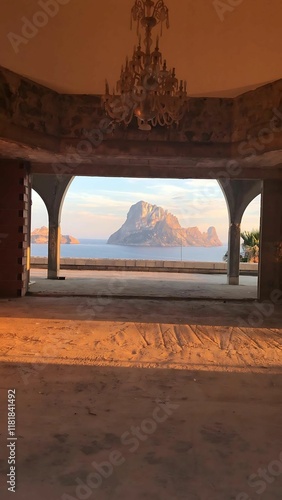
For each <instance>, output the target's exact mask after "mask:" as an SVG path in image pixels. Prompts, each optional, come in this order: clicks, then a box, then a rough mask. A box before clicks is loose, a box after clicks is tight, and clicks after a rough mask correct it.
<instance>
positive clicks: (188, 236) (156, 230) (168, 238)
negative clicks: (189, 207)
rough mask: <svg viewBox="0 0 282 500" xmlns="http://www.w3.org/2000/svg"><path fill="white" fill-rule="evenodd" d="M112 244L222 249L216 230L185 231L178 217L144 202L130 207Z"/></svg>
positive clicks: (112, 236)
mask: <svg viewBox="0 0 282 500" xmlns="http://www.w3.org/2000/svg"><path fill="white" fill-rule="evenodd" d="M108 244H109V245H124V246H146V247H148V246H158V247H180V246H185V247H218V246H222V243H221V241H220V240H219V238H218V236H217V233H216V229H215V228H214V227H210V228H209V229H208V230H207V232H206V233H201V231H200V230H199V229H198V228H197V227H188V228H183V227H181V226H180V224H179V221H178V219H177V217H175V216H174V215H172V214H170V213H169V212H168V211H167V210H164V209H163V208H161V207H157V206H156V205H151V204H150V203H146V202H145V201H139V202H138V203H136V204H135V205H132V207H131V208H130V210H129V212H128V215H127V219H126V221H125V223H124V224H123V226H122V227H121V228H120V229H119V230H118V231H117V232H116V233H114V234H112V235H111V236H110V238H109V240H108Z"/></svg>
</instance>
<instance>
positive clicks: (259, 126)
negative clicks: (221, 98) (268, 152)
mask: <svg viewBox="0 0 282 500" xmlns="http://www.w3.org/2000/svg"><path fill="white" fill-rule="evenodd" d="M274 108H276V109H277V110H280V113H281V119H280V120H279V118H277V120H276V121H277V126H280V128H281V129H282V80H278V81H276V82H274V83H270V84H268V85H264V86H263V87H260V88H258V89H256V90H254V91H251V92H247V93H246V94H243V95H241V96H239V97H237V98H235V99H234V113H233V133H232V142H239V141H242V140H246V138H248V136H250V137H252V138H259V134H260V132H261V131H263V129H267V128H268V129H270V125H271V120H272V119H273V117H274V116H275V115H274V112H273V109H274Z"/></svg>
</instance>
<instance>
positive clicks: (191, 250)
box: [31, 239, 227, 262]
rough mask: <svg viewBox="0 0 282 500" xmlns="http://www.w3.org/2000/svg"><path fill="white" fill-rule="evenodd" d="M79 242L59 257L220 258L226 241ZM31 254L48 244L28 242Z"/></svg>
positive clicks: (64, 248) (44, 254)
mask: <svg viewBox="0 0 282 500" xmlns="http://www.w3.org/2000/svg"><path fill="white" fill-rule="evenodd" d="M80 243H81V244H80V245H61V257H65V258H66V257H71V258H78V259H79V258H82V259H145V260H176V261H177V260H179V261H181V260H185V261H198V262H222V258H223V255H224V254H225V252H226V251H227V245H223V246H222V247H211V248H205V247H183V248H181V247H173V248H171V247H165V248H164V247H126V246H119V245H107V241H106V240H86V239H81V240H80ZM31 255H32V257H47V255H48V246H47V245H31Z"/></svg>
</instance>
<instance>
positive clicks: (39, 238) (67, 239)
mask: <svg viewBox="0 0 282 500" xmlns="http://www.w3.org/2000/svg"><path fill="white" fill-rule="evenodd" d="M31 243H33V244H37V245H38V244H41V245H46V243H48V228H47V227H45V226H43V227H40V228H39V229H35V230H34V231H33V232H32V233H31ZM61 244H62V245H79V241H78V240H77V239H76V238H74V237H73V236H70V235H68V234H67V235H62V236H61Z"/></svg>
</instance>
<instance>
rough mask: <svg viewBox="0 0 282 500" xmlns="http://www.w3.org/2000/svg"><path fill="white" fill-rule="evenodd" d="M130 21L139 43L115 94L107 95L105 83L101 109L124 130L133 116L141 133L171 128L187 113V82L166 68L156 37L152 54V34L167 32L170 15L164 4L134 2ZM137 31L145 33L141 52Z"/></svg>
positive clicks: (125, 67)
mask: <svg viewBox="0 0 282 500" xmlns="http://www.w3.org/2000/svg"><path fill="white" fill-rule="evenodd" d="M132 21H135V22H137V34H138V35H139V43H138V46H137V47H134V51H133V57H132V59H131V60H129V59H128V58H127V59H126V63H125V66H122V69H121V75H120V80H119V81H118V82H117V85H116V93H115V91H114V92H113V94H110V90H109V84H108V82H107V81H106V93H105V95H104V96H103V98H102V101H103V106H104V108H105V110H106V112H107V114H108V116H109V117H110V118H111V119H112V121H113V122H114V123H124V124H125V125H126V126H127V125H129V123H130V122H131V121H132V119H133V118H134V116H135V117H136V118H137V120H138V125H139V129H140V130H151V128H152V126H153V127H155V126H156V125H157V124H159V125H161V126H165V125H166V126H170V125H172V124H175V123H176V124H178V123H179V122H180V120H181V119H182V118H183V117H184V115H185V113H186V111H187V109H188V95H187V83H186V81H185V82H183V80H181V81H180V82H179V81H178V79H177V78H176V74H175V68H173V69H172V70H170V69H168V68H167V63H166V61H165V60H163V57H162V54H161V52H160V49H159V37H157V39H156V47H155V49H154V50H152V44H153V39H152V31H153V29H154V28H155V27H156V26H157V25H158V24H160V25H161V34H162V27H163V24H164V23H165V25H166V27H167V28H169V14H168V8H167V7H166V5H165V3H164V1H163V0H157V1H152V0H135V5H134V6H133V8H132V11H131V24H132ZM140 29H142V30H144V31H145V39H144V48H142V41H141V40H142V39H141V35H140V34H139V33H140Z"/></svg>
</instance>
